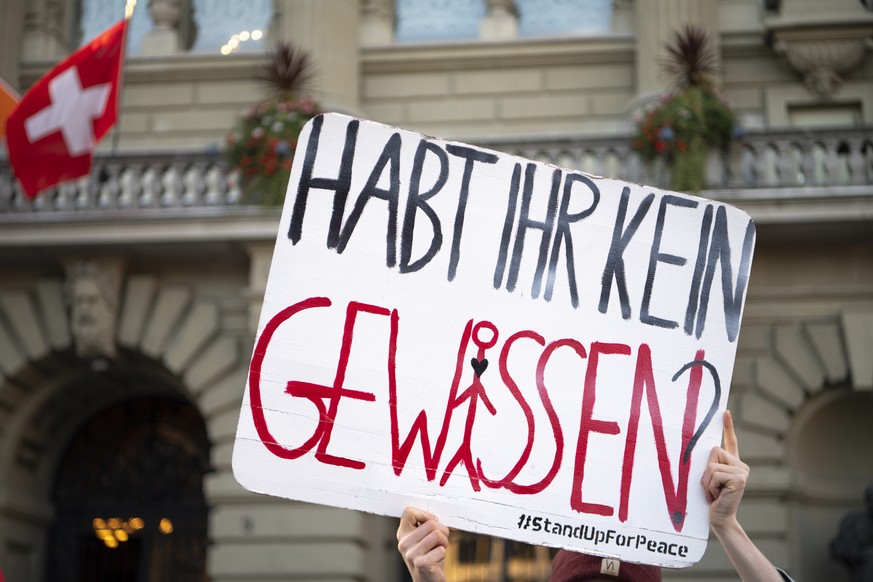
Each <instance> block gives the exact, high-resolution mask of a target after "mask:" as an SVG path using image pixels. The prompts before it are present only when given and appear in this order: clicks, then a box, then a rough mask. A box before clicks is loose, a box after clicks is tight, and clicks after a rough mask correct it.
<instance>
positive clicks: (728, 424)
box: [724, 410, 740, 459]
mask: <svg viewBox="0 0 873 582" xmlns="http://www.w3.org/2000/svg"><path fill="white" fill-rule="evenodd" d="M724 448H725V450H726V451H727V452H729V453H730V454H732V455H733V456H735V457H736V458H737V459H739V458H740V445H739V442H737V433H736V432H735V431H734V419H733V416H731V411H730V410H725V411H724Z"/></svg>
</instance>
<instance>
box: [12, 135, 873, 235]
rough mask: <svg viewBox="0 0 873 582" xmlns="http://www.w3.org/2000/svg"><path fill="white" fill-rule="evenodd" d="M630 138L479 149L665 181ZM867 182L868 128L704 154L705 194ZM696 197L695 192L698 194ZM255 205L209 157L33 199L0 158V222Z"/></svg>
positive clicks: (109, 174)
mask: <svg viewBox="0 0 873 582" xmlns="http://www.w3.org/2000/svg"><path fill="white" fill-rule="evenodd" d="M630 143H631V140H630V138H627V137H624V138H590V139H582V138H579V139H554V140H541V141H532V140H526V141H523V142H522V141H515V142H513V141H487V142H486V141H481V142H479V145H481V146H483V147H488V148H490V149H496V150H500V151H504V152H508V153H511V154H515V155H519V156H521V157H525V158H531V159H535V160H538V161H543V162H548V163H552V164H556V165H558V166H562V167H566V168H571V169H576V170H581V171H584V172H588V173H591V174H595V175H599V176H610V177H616V178H620V179H623V180H627V181H631V182H637V183H642V184H652V185H655V186H664V187H666V186H667V185H668V184H669V170H668V168H667V167H666V164H665V163H664V161H656V162H655V163H652V164H646V163H644V162H643V161H642V160H641V159H640V157H639V155H637V154H636V152H634V151H633V149H632V148H631V146H630ZM864 185H868V186H873V131H870V130H860V129H859V130H840V131H779V132H767V133H754V132H750V133H748V134H747V135H745V136H744V137H743V138H742V139H741V140H739V141H737V142H736V143H734V144H733V146H732V147H731V150H730V151H729V152H714V153H713V154H712V155H711V156H710V159H709V166H708V185H707V189H708V190H714V191H724V190H727V191H731V190H736V191H739V190H743V191H746V192H747V193H748V194H754V191H755V190H762V191H763V190H768V191H769V190H772V189H786V194H788V195H789V196H790V190H791V189H797V188H805V187H817V188H824V189H834V192H835V193H837V192H839V191H840V189H843V188H845V187H847V186H864ZM704 194H705V193H704ZM251 206H257V203H255V202H252V201H250V200H249V199H248V198H247V197H246V196H245V195H244V193H243V192H242V190H241V188H240V184H239V177H238V175H237V173H236V172H233V171H231V170H230V169H229V168H228V167H227V165H226V164H225V163H224V161H223V160H222V158H221V156H220V155H217V154H215V153H210V154H207V153H172V154H149V155H143V154H138V155H128V154H122V155H117V156H100V155H98V156H96V157H95V160H94V167H93V170H92V172H91V174H90V175H89V176H87V177H83V178H81V179H79V180H75V181H71V182H68V183H66V184H63V185H61V186H59V187H57V188H51V189H48V190H46V191H44V192H42V193H40V194H39V195H38V196H37V197H36V198H34V199H32V200H28V199H27V198H25V197H24V196H23V194H22V192H21V190H20V188H19V186H18V184H17V182H16V181H15V178H14V176H13V174H12V171H11V168H10V166H9V163H8V161H7V160H6V159H0V220H3V219H4V217H5V220H14V215H16V214H49V213H53V214H65V213H103V212H113V211H114V212H118V211H124V212H127V213H130V212H139V213H142V214H147V213H149V212H150V211H153V210H154V211H157V210H160V211H161V214H162V215H166V212H167V211H175V212H176V213H177V214H180V213H184V212H186V211H187V209H191V208H213V209H216V210H218V209H221V210H222V211H223V212H227V213H233V212H237V211H238V210H234V209H235V208H236V209H239V208H242V207H251Z"/></svg>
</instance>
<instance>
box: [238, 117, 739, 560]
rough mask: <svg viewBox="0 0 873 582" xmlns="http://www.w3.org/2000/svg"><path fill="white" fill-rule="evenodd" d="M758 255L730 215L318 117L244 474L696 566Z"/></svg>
mask: <svg viewBox="0 0 873 582" xmlns="http://www.w3.org/2000/svg"><path fill="white" fill-rule="evenodd" d="M754 239H755V229H754V225H753V223H752V221H751V220H750V219H749V217H748V215H746V214H745V213H743V212H742V211H740V210H738V209H736V208H733V207H730V206H727V205H725V204H722V203H719V202H714V201H711V200H705V199H702V198H696V197H693V196H688V195H685V194H678V193H673V192H665V191H660V190H658V189H655V188H651V187H647V186H640V185H637V184H630V183H626V182H622V181H619V180H611V179H605V178H599V177H594V176H590V175H586V174H583V173H581V172H578V171H573V170H567V169H561V168H558V167H555V166H551V165H547V164H543V163H539V162H533V161H530V160H525V159H521V158H518V157H515V156H511V155H508V154H502V153H497V152H493V151H488V150H485V149H481V148H478V147H473V146H469V145H464V144H460V143H451V142H446V141H442V140H439V139H433V138H428V137H424V136H422V135H419V134H416V133H412V132H409V131H404V130H400V129H396V128H392V127H387V126H384V125H380V124H377V123H372V122H369V121H362V120H357V119H354V118H351V117H346V116H343V115H338V114H328V115H324V116H319V117H317V118H315V119H314V120H313V121H311V122H310V123H309V124H308V125H307V126H306V128H305V129H304V131H303V133H302V134H301V136H300V140H299V148H298V151H297V156H296V158H295V160H294V166H293V169H292V173H291V179H290V184H289V187H288V193H287V197H286V200H285V207H284V210H283V212H282V218H281V222H280V227H279V235H278V238H277V240H276V247H275V251H274V254H273V262H272V266H271V269H270V275H269V280H268V283H267V288H266V294H265V297H264V304H263V309H262V312H261V320H260V325H259V327H258V334H257V339H256V345H255V349H254V354H253V357H252V362H251V367H250V372H249V378H248V385H247V387H246V392H245V397H244V400H243V405H242V412H241V416H240V423H239V429H238V432H237V438H236V443H235V447H234V453H233V469H234V474H235V476H236V478H237V480H238V481H239V482H240V483H241V484H242V485H243V486H244V487H246V488H247V489H250V490H252V491H257V492H261V493H267V494H271V495H277V496H281V497H286V498H289V499H297V500H302V501H307V502H314V503H321V504H326V505H332V506H338V507H346V508H352V509H357V510H363V511H367V512H371V513H377V514H383V515H394V516H399V515H400V514H401V512H402V510H403V508H404V507H405V506H406V505H416V506H419V507H422V508H424V509H427V510H430V511H432V512H434V513H436V514H437V515H439V517H440V519H441V521H443V522H444V523H446V524H447V525H449V526H450V527H456V528H460V529H465V530H468V531H474V532H479V533H485V534H491V535H497V536H501V537H505V538H511V539H515V540H520V541H524V542H529V543H534V544H543V545H548V546H561V547H565V548H569V549H576V550H581V551H585V552H589V553H593V554H599V555H606V556H614V557H619V558H621V559H624V560H628V561H635V562H644V563H651V564H659V565H665V566H673V567H683V566H688V565H690V564H693V563H694V562H696V561H697V560H699V558H700V557H701V555H702V554H703V552H704V549H705V547H706V540H707V537H708V533H709V532H708V507H707V503H706V500H705V498H704V493H703V490H702V487H701V486H700V483H699V480H700V476H701V475H702V473H703V470H704V467H705V464H706V459H707V456H708V454H709V451H710V449H711V448H712V447H713V446H714V445H716V444H718V443H719V442H720V438H721V430H722V423H721V418H722V411H723V410H724V407H725V403H726V401H727V392H728V387H729V386H730V380H731V372H732V368H733V363H734V356H735V351H736V340H737V334H738V332H739V325H740V319H741V316H742V307H743V302H744V298H745V293H746V289H747V283H748V276H749V270H750V267H751V258H752V251H753V247H754Z"/></svg>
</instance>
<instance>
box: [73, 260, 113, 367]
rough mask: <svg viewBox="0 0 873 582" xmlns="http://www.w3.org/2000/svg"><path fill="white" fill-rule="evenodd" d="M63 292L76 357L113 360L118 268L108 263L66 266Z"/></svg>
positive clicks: (80, 262) (79, 263)
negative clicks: (67, 307)
mask: <svg viewBox="0 0 873 582" xmlns="http://www.w3.org/2000/svg"><path fill="white" fill-rule="evenodd" d="M66 292H67V293H66V295H67V303H68V306H69V309H70V330H71V331H72V335H73V342H74V343H75V346H76V354H77V355H78V356H79V357H81V358H89V359H95V358H112V357H114V356H115V353H116V350H115V328H116V319H117V314H118V304H119V299H120V296H121V264H120V263H119V262H118V261H109V260H102V261H97V260H90V261H73V262H70V263H68V264H67V281H66Z"/></svg>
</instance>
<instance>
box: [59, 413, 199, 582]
mask: <svg viewBox="0 0 873 582" xmlns="http://www.w3.org/2000/svg"><path fill="white" fill-rule="evenodd" d="M208 462H209V442H208V438H207V434H206V428H205V426H204V424H203V420H202V418H201V416H200V413H199V412H198V411H197V409H196V408H195V407H194V406H192V405H191V404H189V403H187V402H185V401H182V400H178V399H173V398H166V397H142V398H135V399H130V400H125V401H122V402H121V403H118V404H114V405H112V406H111V407H109V408H107V409H104V410H103V411H102V412H100V413H98V414H97V415H96V416H94V417H93V418H92V419H91V420H90V421H88V422H87V423H86V424H85V425H84V426H83V427H82V428H81V429H80V430H79V431H78V432H77V433H76V434H75V436H74V437H73V438H72V440H71V441H70V445H69V447H68V448H67V450H66V452H65V453H64V455H63V457H62V458H61V461H60V463H59V465H58V468H57V471H56V473H55V480H54V486H53V488H52V493H51V496H52V503H53V505H54V508H55V512H56V521H55V524H54V526H53V527H52V530H51V534H50V537H49V548H48V552H47V554H48V556H49V563H48V567H47V573H48V579H49V580H52V581H58V582H84V581H88V582H91V581H102V580H129V581H134V582H157V581H160V580H177V581H180V582H202V581H205V580H206V579H207V576H206V538H207V531H206V530H207V506H206V502H205V500H204V496H203V476H204V474H205V473H206V472H207V470H208Z"/></svg>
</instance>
